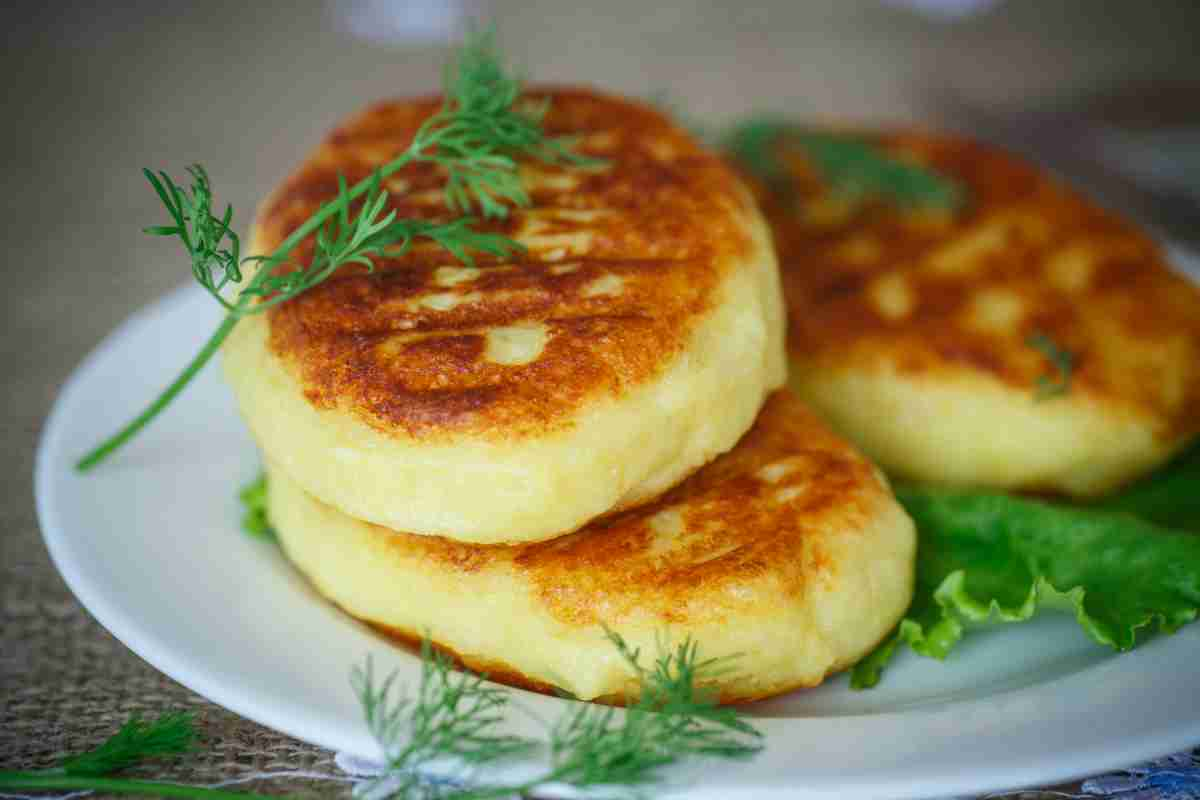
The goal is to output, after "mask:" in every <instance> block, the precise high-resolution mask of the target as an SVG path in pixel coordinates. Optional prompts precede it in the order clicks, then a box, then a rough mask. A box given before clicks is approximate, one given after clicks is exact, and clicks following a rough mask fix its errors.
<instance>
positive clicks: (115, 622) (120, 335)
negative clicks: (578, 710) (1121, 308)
mask: <svg viewBox="0 0 1200 800" xmlns="http://www.w3.org/2000/svg"><path fill="white" fill-rule="evenodd" d="M1185 260H1186V261H1190V262H1192V263H1195V262H1196V259H1195V258H1194V257H1191V258H1187V259H1185ZM201 299H206V298H204V297H203V295H202V293H201V292H200V290H198V289H196V288H195V287H193V286H191V285H183V286H181V287H179V288H176V289H174V290H172V291H170V292H168V293H166V294H165V295H163V296H160V297H159V298H157V299H156V300H154V301H151V302H150V303H148V304H147V305H145V306H143V307H141V308H139V309H138V310H137V311H135V312H134V313H133V314H131V315H130V316H129V317H127V318H126V319H125V320H124V321H123V322H122V323H121V324H119V325H118V326H117V327H116V328H115V329H114V330H113V331H111V332H110V333H109V334H108V335H107V336H105V337H104V338H103V339H102V340H101V341H100V342H98V343H97V344H96V345H95V346H94V347H93V348H92V349H91V350H90V352H88V354H87V355H86V356H85V357H84V358H83V359H82V360H81V361H80V362H79V363H78V364H77V365H76V366H75V367H74V369H73V370H72V371H71V373H70V375H69V377H68V378H67V380H66V381H64V382H63V384H62V386H61V387H60V389H59V391H58V393H57V395H56V397H55V400H54V402H53V404H52V406H51V409H50V412H49V414H48V415H47V417H46V419H45V422H44V424H43V426H42V429H41V431H40V433H39V436H38V444H37V449H36V454H35V460H34V495H35V507H36V513H37V518H38V523H39V526H40V529H41V533H42V539H43V542H44V543H45V546H46V548H47V551H48V552H49V555H50V558H51V561H52V562H53V564H54V566H55V568H56V569H57V570H58V572H59V574H60V575H61V576H62V577H63V579H64V581H65V582H66V583H67V585H68V587H69V588H70V589H71V591H72V593H73V594H74V595H75V597H76V598H77V599H78V600H79V602H80V604H81V605H83V606H84V608H85V609H86V610H87V611H88V612H89V613H90V614H91V615H92V616H93V617H94V618H95V619H96V620H97V621H98V622H99V623H100V624H101V625H102V626H103V627H104V628H105V629H107V630H108V631H109V632H110V633H112V634H113V636H115V637H116V638H117V639H118V640H119V641H120V642H121V643H122V644H124V645H125V646H126V647H128V648H129V649H130V650H131V651H133V652H134V653H135V654H136V655H137V656H139V657H140V658H142V659H143V660H145V661H146V662H147V663H149V664H150V665H151V666H153V667H154V668H155V669H157V670H159V671H160V672H162V673H164V674H165V675H167V676H168V677H170V678H171V679H173V680H175V681H177V682H179V683H180V684H182V685H184V686H185V687H187V688H188V689H189V690H191V691H194V692H196V693H197V694H200V695H201V696H203V697H205V698H207V699H209V700H210V701H212V702H214V703H215V704H217V705H220V706H222V707H224V708H226V709H228V710H230V711H232V712H234V713H236V714H238V715H239V716H242V717H245V718H246V719H249V720H252V721H253V722H256V723H258V724H261V725H264V726H266V727H269V728H271V729H273V730H277V731H280V732H282V733H284V734H286V735H289V736H294V737H295V738H298V739H300V740H303V741H306V742H309V743H310V744H313V745H316V746H319V747H322V748H325V749H330V750H353V751H356V752H359V753H360V754H361V753H366V752H367V750H366V749H364V747H363V746H364V745H365V746H366V747H367V748H371V747H373V742H371V741H370V739H369V735H368V734H367V732H366V731H365V726H362V725H361V721H360V720H355V722H357V723H358V727H360V728H362V730H361V731H360V732H358V733H357V735H355V733H354V732H353V731H350V730H349V729H346V726H345V725H344V724H343V725H342V729H343V730H342V731H341V732H340V734H341V736H342V738H340V739H339V740H338V741H336V742H335V741H333V738H334V737H333V735H332V733H331V735H330V736H326V735H325V733H326V730H325V728H324V727H323V726H324V725H325V724H327V723H328V720H327V719H325V718H324V717H322V716H321V714H320V713H317V712H315V711H313V710H311V709H307V710H306V709H303V708H300V709H293V711H292V713H291V715H290V716H288V718H287V719H286V720H283V721H282V722H281V717H282V716H285V715H283V714H282V713H274V712H272V711H271V710H270V709H269V708H268V707H266V706H261V705H256V704H255V702H254V700H253V698H250V697H247V696H246V694H245V692H239V691H238V689H237V687H236V686H227V685H223V684H221V683H220V682H216V683H214V681H213V680H211V679H210V678H211V676H208V675H206V674H205V673H204V671H203V670H202V669H201V670H197V669H194V668H193V666H192V665H189V664H188V663H187V662H186V661H183V660H180V659H178V658H175V657H173V656H172V655H171V654H170V652H169V651H165V650H163V649H161V648H160V647H157V646H156V645H155V643H154V642H153V641H152V640H150V639H147V638H146V632H145V631H142V630H140V628H139V625H138V621H137V620H136V618H133V617H130V615H129V613H128V609H122V608H120V607H119V604H116V603H114V602H113V601H112V598H111V597H108V596H106V595H105V593H104V592H103V591H101V588H102V587H98V586H96V585H94V583H93V582H92V581H91V580H90V578H89V577H88V576H87V575H86V574H85V571H84V570H82V569H81V567H80V565H79V564H77V563H75V562H74V560H73V559H72V553H71V552H70V546H69V542H70V536H71V533H70V532H69V531H68V530H67V529H66V527H65V525H64V524H63V522H62V520H61V519H60V517H59V509H58V507H57V505H56V500H57V495H56V492H57V486H56V481H57V480H59V479H61V478H62V474H61V473H62V471H63V470H62V468H63V467H66V471H67V472H68V473H69V477H70V479H79V476H78V474H77V473H76V472H75V471H74V464H73V461H72V460H70V459H66V460H65V461H64V456H65V455H66V453H68V452H69V448H66V447H63V446H61V445H60V443H59V438H60V437H61V436H62V435H63V430H64V427H65V423H64V421H63V420H64V415H65V414H66V413H67V409H68V407H69V405H70V400H71V399H72V398H74V397H76V395H77V394H78V393H80V392H84V391H85V388H86V387H87V386H88V385H89V381H90V380H91V379H93V373H95V372H96V371H97V369H98V365H99V364H100V363H101V362H102V361H103V360H104V359H105V358H106V357H108V356H109V355H110V354H115V353H116V352H117V351H119V349H120V347H121V345H122V344H123V343H124V342H125V341H126V340H129V339H131V338H133V336H134V334H136V333H137V332H138V331H141V330H142V329H143V328H144V327H152V326H153V325H155V324H156V323H158V322H159V321H169V320H170V318H171V317H172V315H173V314H178V313H180V312H181V310H183V309H186V308H188V306H189V305H190V304H192V303H196V302H199V301H200V300H201ZM210 368H211V365H210ZM158 422H159V423H160V424H161V422H162V420H159V421H158ZM285 560H286V559H285ZM337 613H340V612H337ZM1196 625H1197V626H1198V627H1200V621H1197V623H1196ZM1181 633H1182V632H1181ZM1176 636H1179V634H1176ZM1167 641H1168V643H1169V640H1167ZM1150 644H1153V643H1150ZM1160 644H1161V643H1160ZM1148 646H1149V645H1148ZM1148 646H1147V647H1148ZM1146 649H1147V648H1140V649H1139V651H1135V652H1134V653H1129V654H1124V655H1122V656H1121V658H1122V659H1129V658H1130V657H1136V656H1137V653H1139V652H1144V651H1145V650H1146ZM1104 663H1111V662H1110V661H1106V662H1104ZM1079 680H1080V679H1079V677H1078V675H1066V676H1062V677H1059V678H1055V679H1051V680H1048V681H1044V682H1041V683H1038V684H1035V685H1033V686H1029V687H1023V688H1016V689H1010V690H1006V691H1004V692H1001V694H1002V695H1005V696H1019V695H1023V694H1029V693H1031V692H1034V691H1035V690H1044V689H1046V688H1047V687H1052V686H1054V685H1056V684H1059V683H1062V682H1070V681H1076V682H1078V681H1079ZM506 688H509V689H511V687H506ZM511 691H512V692H513V694H514V696H515V697H518V698H520V697H523V696H526V695H528V694H529V693H527V692H522V691H521V690H517V689H511ZM539 699H540V700H545V701H548V702H550V703H558V702H561V701H557V700H555V699H553V698H539ZM988 700H989V698H988V697H984V698H976V699H970V700H963V701H957V702H953V701H952V702H950V703H947V704H944V705H935V706H929V707H926V706H920V707H915V708H909V709H899V710H894V711H888V712H882V713H878V712H877V713H863V714H838V715H836V716H834V717H831V718H830V719H837V720H841V721H844V722H847V723H849V722H858V723H861V722H862V721H863V720H865V719H869V720H879V719H880V718H881V717H892V718H894V719H905V718H909V719H911V718H913V717H915V716H920V715H926V714H931V713H944V712H946V711H947V710H949V709H952V708H961V709H963V710H969V707H971V706H973V705H979V704H985V705H986V704H987V702H988ZM539 705H544V704H540V703H539ZM824 719H826V718H823V717H806V718H799V719H796V718H792V719H787V718H759V719H757V720H755V724H756V725H757V726H758V727H759V728H760V729H762V730H763V731H764V733H765V738H767V739H770V738H771V737H772V736H773V735H774V736H778V735H781V733H782V732H783V730H785V729H786V728H787V727H789V725H788V723H810V724H815V723H820V722H821V721H822V720H824ZM343 722H344V721H343ZM796 727H803V725H802V724H798V725H796ZM350 742H353V744H351V746H349V747H348V746H347V744H348V743H350ZM1196 745H1200V716H1197V717H1196V718H1195V719H1193V720H1192V721H1191V725H1190V726H1187V727H1176V728H1172V729H1169V730H1165V731H1159V732H1158V733H1157V735H1152V736H1141V737H1120V736H1118V737H1116V741H1115V742H1110V743H1109V744H1108V746H1107V747H1101V746H1096V745H1093V746H1092V747H1091V748H1090V749H1086V748H1085V750H1084V751H1083V752H1076V753H1075V754H1074V756H1073V757H1072V758H1068V759H1063V760H1060V761H1058V762H1056V763H1055V764H1051V765H1046V764H1043V763H1040V762H1032V763H1028V764H1025V765H1024V766H1020V767H1016V768H1014V769H1011V770H1009V771H1008V772H1007V773H1006V774H1005V777H1003V778H1001V776H1000V775H998V774H995V773H993V774H991V775H990V777H989V778H988V779H984V776H982V775H977V776H973V774H972V773H964V774H963V775H961V776H959V777H958V778H957V779H955V778H954V777H953V776H947V775H942V776H940V777H939V778H938V779H937V780H935V781H933V782H932V784H931V786H921V787H919V788H914V787H909V788H908V789H905V788H904V787H902V786H899V785H897V783H896V781H895V779H888V778H887V776H886V774H883V775H879V776H875V777H874V778H873V779H870V778H868V779H866V780H860V781H858V782H856V783H855V784H854V787H853V789H852V790H851V791H853V792H856V793H859V794H862V796H867V797H872V798H881V797H893V798H897V799H899V798H906V797H913V798H916V797H927V796H929V795H930V794H931V791H930V789H931V788H932V789H933V792H932V793H934V794H938V795H941V794H955V793H963V792H986V791H992V790H997V789H1011V788H1017V787H1021V786H1032V785H1036V784H1043V785H1044V784H1047V783H1053V782H1060V781H1066V780H1071V779H1075V778H1078V777H1083V776H1086V775H1091V774H1095V773H1097V772H1100V771H1105V770H1110V769H1118V768H1120V767H1121V766H1125V765H1128V764H1133V763H1135V762H1139V761H1143V760H1146V759H1149V758H1154V757H1157V756H1162V755H1164V754H1166V753H1168V752H1173V751H1176V750H1180V749H1183V748H1188V747H1194V746H1196ZM747 763H748V764H749V765H750V769H749V770H748V772H749V773H750V774H748V775H746V776H745V777H748V778H749V779H750V780H751V781H752V782H750V783H748V784H747V785H744V786H729V785H724V784H723V785H721V786H720V789H721V792H720V795H719V796H720V797H728V798H736V797H746V798H750V797H754V798H769V797H792V796H799V795H803V796H812V797H817V796H839V797H847V796H851V795H848V794H847V793H846V792H844V791H840V790H837V789H836V787H832V788H830V787H827V788H826V789H824V790H822V789H821V788H820V787H811V788H804V787H802V786H797V785H796V784H795V783H794V782H793V781H794V780H795V778H796V775H795V774H794V773H791V772H787V771H784V772H773V773H771V774H767V775H762V776H761V777H760V778H759V779H755V778H754V776H753V772H754V769H753V765H754V763H755V762H754V761H751V762H747ZM744 771H746V770H740V769H739V770H736V772H738V773H741V772H744ZM664 788H667V787H664ZM679 791H682V792H683V794H678V795H677V793H676V792H675V791H674V790H669V791H668V792H667V793H666V794H665V795H664V796H671V797H674V796H680V797H682V796H689V797H691V796H700V795H697V794H696V792H697V791H699V792H700V794H701V795H703V794H704V793H705V792H704V790H703V789H697V788H696V787H695V786H683V787H681V788H680V790H679ZM830 791H832V792H833V794H831V795H830V794H828V792H830ZM798 793H799V795H798ZM714 796H717V795H714ZM855 796H857V795H855Z"/></svg>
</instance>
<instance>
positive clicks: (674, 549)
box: [268, 390, 916, 702]
mask: <svg viewBox="0 0 1200 800" xmlns="http://www.w3.org/2000/svg"><path fill="white" fill-rule="evenodd" d="M269 469H270V479H269V492H268V493H269V511H270V517H271V520H272V523H273V524H274V526H275V528H276V530H277V532H278V536H279V541H280V543H281V545H282V546H283V549H284V551H285V552H286V553H287V555H288V556H289V557H290V558H291V560H292V561H293V562H294V563H295V564H296V566H297V567H298V568H299V569H300V570H301V571H302V572H303V573H305V574H306V575H307V576H308V577H309V578H310V579H311V580H312V582H313V584H314V585H315V586H316V587H317V589H318V590H319V591H320V592H321V593H322V594H323V595H325V596H326V597H328V598H329V599H330V600H332V601H333V602H334V603H336V604H337V605H339V606H341V607H342V608H343V609H345V610H346V611H348V612H349V613H351V614H353V615H354V616H356V617H359V618H361V619H363V620H365V621H367V622H369V623H371V624H372V625H375V626H377V627H380V628H382V629H384V630H387V631H389V632H391V633H393V634H395V635H398V636H401V637H403V638H418V637H421V636H422V635H424V634H426V633H427V634H428V635H429V637H430V638H431V640H432V642H433V643H434V644H435V645H437V646H439V647H441V648H443V649H445V650H448V651H450V652H452V653H454V654H455V655H456V656H457V657H458V658H459V659H460V660H461V661H462V662H464V663H465V664H466V665H467V666H470V667H472V668H475V669H477V670H481V671H485V672H487V673H488V674H489V675H491V676H493V677H495V678H496V679H498V680H502V681H505V682H508V683H515V684H517V685H521V686H526V687H531V688H535V689H540V690H552V689H558V690H566V691H568V692H570V693H571V694H573V695H575V696H577V697H580V698H582V699H587V700H592V699H600V700H604V701H608V702H626V701H628V700H629V699H631V698H632V697H633V696H634V695H635V694H636V687H637V683H636V680H635V677H634V675H633V673H632V672H631V670H630V669H629V668H628V666H627V665H626V663H625V662H624V661H623V660H622V659H621V657H620V656H619V654H618V653H617V652H616V650H615V649H614V648H613V646H612V645H611V643H610V642H608V641H607V639H606V637H605V633H604V629H603V626H607V627H608V628H610V629H611V630H613V631H616V632H618V633H619V634H620V635H621V636H623V637H624V638H625V639H626V640H627V641H628V642H629V643H630V645H631V646H633V647H641V648H642V651H643V653H649V654H653V653H655V652H657V651H658V650H659V649H660V648H661V647H662V646H663V645H664V643H667V642H673V643H676V644H677V643H679V642H681V641H683V640H684V639H685V638H687V637H691V638H692V640H693V641H695V642H696V643H697V644H698V646H699V653H700V656H701V658H721V657H726V656H734V655H736V656H737V657H736V660H733V661H731V662H730V664H729V666H730V669H729V670H728V671H726V672H723V673H721V674H719V675H713V676H710V679H709V682H708V685H710V686H711V687H712V688H714V689H716V690H717V691H719V693H720V696H721V698H722V699H723V700H724V701H727V702H732V701H738V700H751V699H756V698H762V697H767V696H770V695H774V694H778V693H781V692H785V691H788V690H790V689H794V688H798V687H806V686H813V685H816V684H818V683H820V682H821V681H822V679H824V678H825V676H827V675H828V674H830V673H831V672H833V671H835V670H838V669H841V668H844V667H846V666H848V665H850V664H852V663H854V662H855V661H857V660H858V659H859V658H860V657H862V656H863V655H864V654H865V653H867V652H868V651H869V650H870V649H871V648H872V647H874V646H875V645H876V644H877V643H878V642H879V641H880V640H881V639H882V638H883V637H884V636H885V635H886V634H887V633H888V631H890V630H891V628H892V627H893V626H894V625H895V624H896V622H897V621H898V620H899V618H900V617H901V616H902V615H903V613H904V611H905V609H906V608H907V606H908V603H909V600H910V599H911V593H912V581H913V559H914V555H915V548H916V541H915V534H914V530H913V524H912V521H911V520H910V519H909V518H908V516H907V515H906V514H905V513H904V511H903V509H902V508H901V507H900V506H899V504H898V503H897V502H896V500H895V499H894V498H893V496H892V494H891V491H890V490H889V488H888V486H887V484H886V482H885V480H884V478H883V477H882V475H881V474H880V473H879V471H878V470H877V469H876V468H875V467H874V466H873V465H872V464H871V463H870V462H868V461H867V460H866V459H865V458H863V457H862V456H861V455H859V453H858V452H857V451H856V450H854V449H853V448H852V447H851V446H850V445H849V444H847V443H846V442H845V441H844V440H842V439H841V438H839V437H837V436H836V435H834V434H833V433H832V432H830V430H829V429H828V428H827V427H826V426H825V424H824V423H822V422H821V421H820V420H818V419H817V417H816V416H815V415H813V414H812V412H810V411H809V410H808V409H807V408H806V407H805V406H804V405H803V404H802V403H801V402H800V401H799V400H798V399H796V397H795V396H794V395H793V394H791V393H790V392H788V391H787V390H781V391H779V392H777V393H775V394H774V395H772V396H771V398H770V399H768V401H767V403H766V405H765V406H764V408H763V410H762V413H761V414H760V415H759V417H758V420H757V422H756V423H755V425H754V427H753V428H751V430H750V432H749V433H747V434H746V436H745V437H744V438H743V439H742V440H741V442H740V443H739V444H738V445H737V447H735V448H734V449H733V450H732V451H730V452H728V453H726V454H725V455H723V456H721V457H720V458H718V459H717V460H715V461H714V462H712V463H711V464H709V465H708V466H706V467H704V468H703V469H702V470H700V471H699V472H697V473H696V474H695V475H693V476H692V477H691V478H689V479H688V480H687V481H685V482H684V483H682V484H681V485H679V486H678V487H676V488H675V489H673V490H672V491H670V492H669V493H667V494H666V495H664V496H663V497H662V498H660V499H659V500H657V501H655V502H654V503H651V504H648V505H645V506H642V507H640V508H638V509H635V510H631V511H626V512H624V513H621V514H617V515H615V516H612V517H610V518H607V519H604V520H601V521H599V522H595V523H593V524H591V525H589V526H588V527H586V528H584V529H582V530H580V531H578V532H576V533H574V534H571V535H569V536H565V537H562V538H559V539H556V540H554V541H552V542H541V543H532V544H525V545H518V546H503V545H471V544H466V543H463V542H456V541H453V540H450V539H444V538H440V537H431V536H414V535H411V534H402V533H396V532H394V531H392V530H389V529H386V528H382V527H379V526H377V525H371V524H369V523H366V522H360V521H358V520H355V519H352V518H350V517H348V516H346V515H345V514H342V513H341V512H339V511H337V510H336V509H334V508H332V507H330V506H329V505H326V504H324V503H321V502H320V501H318V500H316V499H314V498H313V497H312V496H310V495H309V494H307V493H306V492H304V490H303V489H302V488H301V487H300V486H299V485H298V484H296V483H295V482H293V481H292V480H291V479H290V478H289V477H288V475H287V473H286V471H284V470H280V469H278V468H277V467H275V466H274V465H273V464H269Z"/></svg>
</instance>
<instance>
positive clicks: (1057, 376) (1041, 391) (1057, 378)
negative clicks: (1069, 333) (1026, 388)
mask: <svg viewBox="0 0 1200 800" xmlns="http://www.w3.org/2000/svg"><path fill="white" fill-rule="evenodd" d="M1025 344H1027V345H1029V346H1030V347H1032V348H1033V349H1034V350H1037V351H1038V352H1039V353H1041V354H1042V355H1043V356H1045V357H1046V360H1047V361H1049V362H1050V366H1052V367H1053V368H1054V375H1045V374H1043V375H1038V377H1037V383H1036V384H1035V386H1034V399H1035V400H1037V401H1039V402H1040V401H1042V400H1049V399H1051V398H1054V397H1058V396H1059V395H1064V394H1066V393H1067V392H1069V391H1070V390H1071V375H1072V373H1073V372H1074V371H1075V356H1074V355H1072V353H1071V351H1069V350H1067V349H1065V348H1064V347H1062V346H1061V345H1059V344H1058V342H1056V341H1054V340H1053V339H1051V338H1050V337H1049V336H1048V335H1046V334H1045V333H1042V332H1040V331H1036V332H1034V333H1031V334H1030V335H1029V338H1027V339H1026V340H1025Z"/></svg>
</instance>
